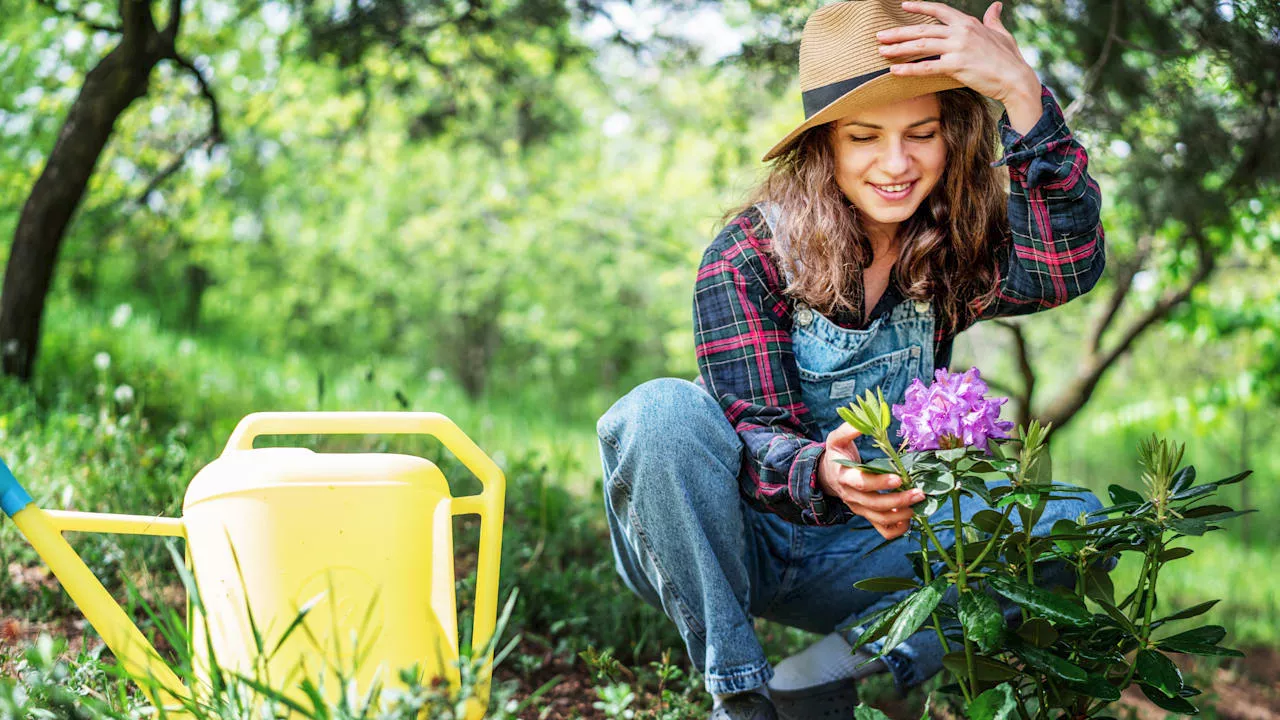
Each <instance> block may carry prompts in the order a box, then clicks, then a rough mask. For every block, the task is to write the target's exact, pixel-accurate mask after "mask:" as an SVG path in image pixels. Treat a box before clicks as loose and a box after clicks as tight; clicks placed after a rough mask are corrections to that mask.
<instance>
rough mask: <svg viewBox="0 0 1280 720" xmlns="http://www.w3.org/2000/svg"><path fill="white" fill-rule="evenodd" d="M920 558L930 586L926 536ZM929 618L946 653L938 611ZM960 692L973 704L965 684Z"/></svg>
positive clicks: (926, 580)
mask: <svg viewBox="0 0 1280 720" xmlns="http://www.w3.org/2000/svg"><path fill="white" fill-rule="evenodd" d="M920 557H921V559H922V562H921V564H922V566H923V570H924V582H925V584H926V585H928V584H929V583H931V582H933V566H932V565H931V564H930V563H929V540H928V539H927V538H926V537H925V536H924V535H921V536H920ZM929 617H930V618H932V620H933V631H934V632H935V633H937V634H938V643H939V644H940V645H942V651H943V652H944V653H945V652H946V651H947V636H946V635H945V634H943V632H942V621H941V620H939V619H938V611H937V610H934V611H933V612H931V613H929ZM960 690H961V691H962V693H963V694H964V699H965V702H966V703H969V702H973V698H971V697H970V696H969V691H968V689H966V688H965V686H964V683H960Z"/></svg>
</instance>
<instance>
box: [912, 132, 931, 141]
mask: <svg viewBox="0 0 1280 720" xmlns="http://www.w3.org/2000/svg"><path fill="white" fill-rule="evenodd" d="M937 135H938V133H929V134H928V135H910V136H908V137H910V138H911V139H912V140H932V139H933V138H934V137H936V136H937Z"/></svg>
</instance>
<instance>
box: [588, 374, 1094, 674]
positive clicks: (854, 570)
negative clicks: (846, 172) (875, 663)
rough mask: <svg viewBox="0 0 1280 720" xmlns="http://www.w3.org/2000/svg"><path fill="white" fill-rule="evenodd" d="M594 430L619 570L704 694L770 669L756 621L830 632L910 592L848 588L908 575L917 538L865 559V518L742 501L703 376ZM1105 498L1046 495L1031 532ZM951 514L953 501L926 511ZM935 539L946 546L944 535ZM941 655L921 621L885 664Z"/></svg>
mask: <svg viewBox="0 0 1280 720" xmlns="http://www.w3.org/2000/svg"><path fill="white" fill-rule="evenodd" d="M597 431H598V434H599V436H600V452H601V460H602V463H603V465H604V499H605V510H606V513H607V515H608V521H609V531H610V538H611V542H612V546H613V554H614V558H615V561H616V563H617V570H618V574H619V575H620V576H621V577H622V580H623V582H624V583H625V584H626V585H627V587H628V588H630V589H631V590H632V591H633V592H635V593H636V594H637V595H639V596H640V597H641V598H643V599H644V600H645V601H646V602H648V603H650V604H652V605H654V606H655V607H658V608H660V609H661V610H662V611H663V612H664V613H666V615H667V617H669V618H670V619H671V620H672V621H673V622H675V624H676V627H677V629H678V630H679V632H680V635H681V637H682V638H683V639H684V642H685V646H686V648H687V649H688V652H689V657H690V659H691V660H692V662H693V664H694V666H695V667H696V668H697V669H698V670H699V671H701V672H703V673H704V675H705V679H706V687H707V690H708V691H709V692H712V693H717V694H722V693H733V692H741V691H744V690H749V689H752V688H755V687H759V686H761V685H763V684H765V683H767V682H768V681H769V679H770V678H771V677H772V676H773V669H772V668H771V667H770V665H769V663H768V661H767V660H766V659H765V655H764V651H763V650H762V649H761V647H760V643H759V641H758V640H757V639H756V635H755V630H754V628H753V624H752V623H753V619H754V618H756V617H762V618H766V619H769V620H773V621H777V622H779V623H782V624H784V625H789V626H792V627H796V628H800V629H803V630H808V631H811V632H815V633H823V634H825V633H830V632H834V631H836V630H837V629H839V628H842V627H845V626H847V625H849V624H850V623H852V622H853V621H854V620H855V619H857V618H858V617H861V616H863V615H866V614H867V613H870V612H873V611H875V610H877V609H879V608H883V607H888V606H890V605H892V604H894V603H896V602H898V601H899V600H900V599H902V597H904V596H905V593H904V592H899V593H889V594H886V593H874V592H864V591H862V590H857V589H854V587H853V584H854V583H855V582H857V581H858V580H861V579H864V578H869V577H880V576H899V577H914V572H913V570H912V568H911V564H910V562H909V561H908V559H907V553H908V552H911V551H914V550H916V549H918V543H917V542H916V541H908V540H907V538H905V537H903V538H899V539H898V540H897V541H895V542H894V543H892V544H890V545H888V546H886V547H885V548H883V549H881V550H879V551H877V552H875V553H874V554H872V555H870V556H868V557H863V555H864V554H865V553H866V552H867V551H868V550H870V549H871V548H873V547H875V546H876V545H878V544H880V542H882V541H883V537H881V535H880V534H879V533H878V532H877V531H876V530H875V529H874V528H872V527H871V526H870V525H869V524H867V523H865V521H862V519H861V518H855V520H854V521H852V522H850V523H849V524H848V525H840V526H834V527H806V526H800V525H793V524H791V523H788V522H785V521H783V520H782V519H780V518H778V517H777V516H775V515H772V514H766V513H761V512H757V511H756V510H754V509H752V508H751V507H750V506H748V505H747V504H746V503H745V502H744V501H743V500H742V498H741V496H740V494H739V492H738V480H737V478H738V472H739V469H740V461H741V457H742V447H743V446H742V442H741V441H740V440H739V439H738V436H737V433H736V432H734V429H733V427H732V426H731V425H730V424H729V422H728V420H726V419H725V417H724V415H723V413H722V412H721V410H720V407H719V404H718V403H717V402H716V401H715V399H714V398H712V397H711V396H710V395H709V394H707V392H706V391H705V390H703V389H702V388H701V387H699V386H698V385H695V384H694V383H691V382H688V381H685V380H678V379H673V378H664V379H659V380H651V381H649V382H647V383H644V384H643V385H640V386H639V387H637V388H636V389H634V390H632V391H631V392H630V393H628V394H627V395H626V396H624V397H623V398H622V399H621V400H619V401H618V402H617V403H615V404H614V406H613V407H612V408H610V409H609V411H608V412H607V413H605V415H604V416H603V417H601V418H600V421H599V423H598V424H597ZM985 507H986V505H985V504H984V503H983V502H982V501H981V500H979V499H976V498H965V499H964V502H963V503H962V506H961V513H962V515H963V516H964V517H966V518H968V517H971V516H972V515H973V514H974V513H976V512H977V511H979V510H981V509H983V508H985ZM1099 507H1101V504H1100V503H1099V502H1098V500H1097V499H1096V498H1095V497H1093V496H1092V495H1081V496H1080V498H1079V499H1078V500H1072V501H1059V502H1053V503H1050V504H1049V506H1048V508H1047V509H1046V511H1045V513H1044V516H1043V517H1042V518H1041V519H1040V520H1039V522H1038V523H1037V524H1036V527H1035V529H1034V532H1035V533H1036V534H1047V533H1048V531H1049V529H1050V528H1051V527H1052V525H1053V523H1054V522H1055V521H1057V520H1058V519H1061V518H1064V517H1065V518H1072V519H1074V518H1076V517H1077V516H1078V515H1079V514H1080V513H1083V512H1089V511H1092V510H1096V509H1097V508H1099ZM950 517H951V510H950V508H949V507H947V508H946V509H943V510H940V511H938V513H937V514H936V515H935V516H934V517H933V520H934V521H935V522H936V521H941V520H945V519H948V518H950ZM1014 519H1015V521H1016V515H1015V517H1014ZM939 539H940V540H942V541H943V542H944V543H945V544H947V545H950V544H951V543H952V542H953V537H952V533H951V532H950V531H946V532H941V533H939ZM1068 578H1069V573H1068V572H1067V568H1065V567H1059V568H1056V569H1053V570H1049V571H1047V572H1042V573H1041V580H1042V581H1043V584H1054V583H1055V582H1056V583H1064V582H1067V581H1068ZM850 635H851V636H855V637H856V635H857V632H856V631H854V632H851V633H850ZM870 647H871V649H872V650H873V651H878V650H879V648H878V647H876V646H875V644H872V645H871V646H870ZM943 654H945V653H944V650H943V648H942V646H941V644H940V643H939V641H938V638H937V636H936V634H935V633H934V632H933V631H932V630H929V631H921V632H918V633H916V634H915V635H913V636H911V637H910V638H908V639H907V640H906V641H904V642H903V643H902V644H901V645H899V646H898V647H897V648H895V649H894V650H893V651H892V652H891V653H890V654H889V655H888V656H886V662H887V664H888V665H889V669H890V671H891V672H892V673H893V676H894V681H895V682H896V683H897V685H898V687H899V688H900V689H905V688H907V687H911V686H913V685H916V684H918V683H920V682H923V681H924V680H926V679H928V678H929V677H931V676H933V675H934V674H935V673H937V672H938V671H939V670H941V669H942V656H943Z"/></svg>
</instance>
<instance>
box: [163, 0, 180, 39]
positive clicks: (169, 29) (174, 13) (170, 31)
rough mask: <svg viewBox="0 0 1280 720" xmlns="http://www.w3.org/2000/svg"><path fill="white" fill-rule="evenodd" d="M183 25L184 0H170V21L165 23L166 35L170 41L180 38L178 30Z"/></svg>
mask: <svg viewBox="0 0 1280 720" xmlns="http://www.w3.org/2000/svg"><path fill="white" fill-rule="evenodd" d="M181 27H182V0H169V22H168V24H167V25H165V28H164V36H165V38H167V39H168V41H169V42H170V43H175V42H177V40H178V31H179V30H180V29H181Z"/></svg>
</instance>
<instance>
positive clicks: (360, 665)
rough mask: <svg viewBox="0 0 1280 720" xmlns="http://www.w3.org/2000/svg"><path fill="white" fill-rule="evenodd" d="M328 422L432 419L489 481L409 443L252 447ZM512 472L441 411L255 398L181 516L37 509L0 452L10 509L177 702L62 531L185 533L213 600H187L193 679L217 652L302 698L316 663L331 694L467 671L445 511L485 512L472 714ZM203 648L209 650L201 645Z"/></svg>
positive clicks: (114, 643)
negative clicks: (394, 446) (457, 490)
mask: <svg viewBox="0 0 1280 720" xmlns="http://www.w3.org/2000/svg"><path fill="white" fill-rule="evenodd" d="M336 433H360V434H406V433H410V434H424V435H432V436H434V437H436V438H437V439H439V440H440V441H441V442H442V443H443V444H444V446H445V447H447V448H448V449H449V450H450V451H451V452H453V454H454V455H456V456H457V457H458V459H460V460H461V461H462V462H463V464H465V465H466V466H467V468H468V469H469V470H471V472H472V473H474V474H475V475H476V477H478V478H479V479H480V481H481V483H482V485H483V491H482V492H481V493H480V494H478V495H470V496H466V497H457V498H455V497H452V496H451V495H450V492H449V485H448V483H447V482H446V481H445V478H444V475H442V474H441V473H440V470H439V469H438V468H437V467H436V466H435V465H434V464H433V463H431V462H429V461H427V460H425V459H423V458H419V457H414V456H410V455H397V454H386V453H316V452H312V451H311V450H307V449H304V448H257V449H255V448H254V447H253V441H254V438H256V437H258V436H260V435H283V434H289V435H302V434H336ZM505 489H506V481H505V479H504V477H503V475H502V471H501V470H499V469H498V466H497V465H495V464H494V462H493V461H492V460H490V459H489V457H488V456H486V455H485V454H484V452H483V451H481V450H480V448H478V447H476V445H475V443H473V442H472V441H471V439H470V438H468V437H467V436H466V435H465V434H464V433H463V432H462V431H461V430H459V429H458V427H457V426H456V425H454V424H453V422H452V421H450V420H449V419H448V418H446V417H445V416H443V415H440V414H438V413H394V412H353V413H346V412H316V413H255V414H252V415H249V416H247V417H245V418H244V419H243V420H241V421H240V424H239V425H238V426H237V427H236V429H235V431H234V432H233V433H232V434H231V438H230V440H228V441H227V446H226V449H225V450H223V452H222V455H221V456H220V457H218V459H216V460H215V461H213V462H212V463H210V464H209V465H208V466H206V467H205V468H204V469H202V470H201V471H200V472H199V473H198V474H197V475H196V477H195V478H194V479H193V480H192V481H191V484H190V485H189V486H188V487H187V493H186V497H185V499H184V501H183V505H182V518H181V519H176V518H161V517H147V516H139V515H107V514H100V513H84V512H59V511H47V510H42V509H40V508H38V507H36V506H35V505H34V504H33V503H32V500H31V497H30V496H29V495H28V494H27V493H26V492H25V491H24V490H23V489H22V486H21V485H19V484H18V482H17V480H15V479H14V477H13V475H12V473H11V472H10V471H9V468H8V467H7V466H6V465H5V464H4V462H3V461H0V509H3V511H4V512H5V513H6V514H7V515H9V516H10V517H12V518H13V521H14V523H15V524H16V525H17V526H18V529H20V530H21V531H22V533H23V534H24V535H26V537H27V539H28V540H29V541H30V542H31V544H32V545H33V546H34V547H35V549H36V551H37V552H38V553H40V556H41V557H42V558H43V559H44V561H45V562H46V563H47V564H48V565H49V567H50V569H51V570H52V571H53V573H54V575H55V576H57V578H58V580H59V581H60V582H61V583H62V585H63V587H64V588H66V590H67V593H68V594H69V595H70V596H71V599H72V600H74V601H75V603H76V604H77V605H78V606H79V607H80V609H81V610H82V611H83V612H84V614H85V616H86V617H87V618H88V619H89V622H90V623H91V624H92V625H93V627H94V628H95V629H97V631H98V632H99V633H100V634H101V635H102V639H103V641H104V642H106V644H107V647H109V648H110V649H111V651H112V652H113V653H114V654H115V656H116V658H117V660H118V661H119V662H120V663H121V665H122V666H123V667H124V669H125V670H126V671H127V672H129V673H130V675H132V676H133V677H135V678H138V679H141V680H144V682H142V683H141V684H142V685H143V689H144V691H145V692H147V693H148V694H149V695H150V696H151V699H152V701H153V702H155V703H156V704H158V705H164V706H167V707H170V708H175V707H177V706H180V705H181V704H182V703H184V702H199V697H200V695H201V691H200V689H190V690H189V689H187V688H185V687H184V686H183V685H182V682H181V681H180V680H179V679H178V677H177V675H176V674H175V673H174V672H173V671H172V670H171V669H170V668H169V667H167V666H166V665H165V664H164V661H163V660H162V659H161V657H160V655H159V653H158V652H156V650H155V649H154V648H153V647H152V646H151V645H150V643H148V642H147V640H146V638H145V637H144V636H143V635H142V633H141V632H140V631H139V630H138V628H137V627H135V626H134V624H133V622H132V621H131V620H130V619H129V616H128V615H127V614H126V613H125V611H124V610H122V609H121V608H120V606H119V605H117V604H116V602H115V601H114V600H113V599H112V598H111V596H110V595H109V594H108V593H107V591H106V590H105V589H104V588H103V587H102V584H101V583H100V582H99V581H98V579H97V578H96V577H94V575H93V573H92V572H91V571H90V570H89V568H88V567H87V566H85V564H84V562H83V561H81V560H80V557H79V556H78V555H76V553H75V551H73V550H72V549H71V547H70V546H69V545H68V544H67V542H66V540H64V539H63V537H62V533H63V532H64V531H68V530H72V531H81V532H111V533H125V534H135V535H169V536H173V537H181V538H185V539H186V541H187V557H188V559H189V562H190V566H191V570H192V574H193V575H194V577H195V586H196V589H197V590H198V592H199V595H200V601H201V602H200V605H201V606H202V607H203V616H201V615H200V613H199V612H198V609H197V608H196V607H194V604H193V607H192V608H191V611H190V612H189V614H188V618H189V623H190V626H191V634H192V651H193V653H196V654H197V659H196V663H195V664H196V668H195V670H196V676H197V679H198V680H200V681H201V684H202V685H205V686H206V687H207V685H208V679H209V678H208V673H209V672H210V670H209V668H210V667H211V663H212V662H216V663H217V665H218V666H219V667H220V668H223V669H230V670H231V671H233V672H235V673H237V674H240V675H242V676H246V677H249V678H252V679H253V680H254V681H256V682H268V683H270V684H271V685H272V687H273V688H275V689H276V690H279V691H281V692H283V693H285V694H286V695H287V696H289V697H293V698H295V699H299V700H301V699H303V698H304V697H305V696H304V695H303V694H302V693H301V691H300V690H299V689H298V686H299V684H300V683H301V682H302V681H303V680H304V679H309V680H310V681H311V682H312V683H313V684H315V685H316V687H320V688H323V689H324V694H325V696H326V697H327V699H329V700H333V699H334V698H335V697H336V696H337V691H338V684H339V682H342V680H339V678H342V679H343V680H345V681H351V680H353V679H354V680H355V681H356V683H357V685H358V689H359V692H361V693H364V692H367V691H368V690H369V689H370V688H371V687H374V686H375V683H378V684H381V686H383V687H388V686H397V685H399V684H400V678H399V675H400V671H401V670H402V669H404V668H409V667H412V666H416V667H417V668H418V670H419V673H420V676H419V677H420V678H421V680H422V682H424V683H430V682H432V681H435V680H447V681H448V682H449V683H450V684H451V685H452V686H454V687H457V686H458V684H459V682H460V678H459V673H458V658H459V650H458V622H457V604H456V601H455V597H454V582H455V578H454V566H453V527H452V519H453V517H454V516H455V515H465V514H477V515H479V516H480V518H481V526H480V545H479V557H478V566H477V569H476V597H475V620H474V623H473V626H472V642H471V648H472V657H473V659H475V660H479V659H481V658H483V665H482V666H481V672H480V677H479V682H478V686H477V688H476V693H475V697H473V698H472V699H471V700H470V701H469V703H468V705H467V708H466V716H467V718H469V719H471V720H475V719H478V718H481V717H483V715H484V711H485V708H486V707H487V705H488V693H489V678H490V674H491V670H492V667H491V666H492V661H493V647H492V642H491V641H492V639H493V634H494V625H495V624H496V621H497V603H498V565H499V552H500V547H501V544H502V514H503V498H504V495H505ZM299 618H301V621H300V622H299ZM259 648H263V649H264V652H260V651H259ZM206 649H210V650H211V652H212V658H210V657H208V656H207V655H201V653H205V652H206ZM147 679H150V681H149V682H145V681H146V680H147ZM346 689H347V690H348V691H350V690H352V688H351V687H350V686H348V687H347V688H346ZM303 706H304V707H305V706H306V703H305V702H304V705H303ZM170 714H173V713H172V712H171V713H170Z"/></svg>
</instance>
